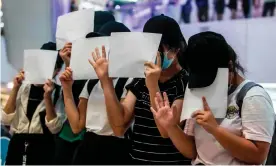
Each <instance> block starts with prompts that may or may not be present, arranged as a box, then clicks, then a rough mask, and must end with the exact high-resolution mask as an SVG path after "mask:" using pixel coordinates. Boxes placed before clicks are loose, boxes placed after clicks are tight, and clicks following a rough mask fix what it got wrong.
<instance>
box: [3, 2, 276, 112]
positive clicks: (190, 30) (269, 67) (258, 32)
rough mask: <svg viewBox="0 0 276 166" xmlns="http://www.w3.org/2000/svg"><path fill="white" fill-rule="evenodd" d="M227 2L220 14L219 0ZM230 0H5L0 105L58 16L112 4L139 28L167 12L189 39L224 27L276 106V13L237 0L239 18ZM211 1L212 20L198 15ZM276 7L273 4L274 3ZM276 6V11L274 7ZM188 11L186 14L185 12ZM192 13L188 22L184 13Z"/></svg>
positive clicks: (120, 15)
mask: <svg viewBox="0 0 276 166" xmlns="http://www.w3.org/2000/svg"><path fill="white" fill-rule="evenodd" d="M218 1H220V2H223V4H224V5H223V9H224V12H223V15H222V17H221V18H220V19H218V15H217V12H216V4H217V3H216V2H218ZM229 1H230V0H20V1H19V0H1V1H0V2H1V106H3V105H4V104H5V102H6V100H7V98H8V94H9V91H10V89H11V88H12V79H13V77H14V76H15V74H16V72H17V71H18V70H19V69H20V68H22V65H23V64H22V62H23V61H22V60H23V59H22V57H23V50H24V49H30V48H39V46H41V45H42V43H44V42H46V41H54V36H55V29H56V22H57V18H58V16H60V15H62V14H65V13H68V12H71V11H75V10H82V9H86V8H93V9H95V10H109V11H111V12H112V13H113V14H114V16H115V18H116V20H117V21H119V22H123V23H125V24H126V25H127V26H128V27H129V28H130V29H132V30H133V31H141V30H142V28H143V26H144V23H145V22H146V21H147V20H148V19H149V18H150V17H152V16H154V15H159V14H161V13H164V14H166V15H169V16H171V17H173V18H174V19H175V20H177V21H178V22H179V24H180V26H181V28H182V32H183V34H184V36H185V37H186V39H187V40H188V38H189V37H190V36H191V35H193V34H195V33H198V32H201V31H207V30H212V31H215V32H219V33H222V34H223V35H224V36H225V37H226V39H227V41H228V42H229V43H230V44H231V45H232V46H233V47H234V48H235V50H236V51H237V53H238V54H239V57H240V61H241V63H242V65H244V66H245V68H246V70H247V73H246V77H248V78H249V79H251V80H254V81H256V82H258V83H261V84H262V85H263V86H264V87H265V88H266V89H267V90H268V92H269V93H270V95H271V97H272V99H273V101H274V105H275V108H276V74H275V71H276V65H275V62H276V47H275V46H276V44H275V43H276V16H273V17H270V16H267V17H264V16H263V15H262V14H263V10H264V6H265V3H266V1H267V0H247V1H248V2H250V3H249V7H250V13H249V18H245V16H244V13H243V7H242V6H243V5H242V4H243V3H244V2H245V1H246V0H238V1H237V2H238V4H237V11H236V18H235V19H233V18H231V16H232V13H231V10H230V7H229ZM199 2H201V3H204V2H208V4H205V7H206V6H207V9H208V13H207V17H208V20H203V21H202V20H201V21H200V20H199V18H198V10H199V6H198V5H197V3H199ZM274 10H275V9H274ZM275 12H276V11H275ZM187 13H188V14H187ZM187 15H189V20H190V21H189V22H187V20H185V19H184V17H185V16H186V18H187Z"/></svg>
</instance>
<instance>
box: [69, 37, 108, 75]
mask: <svg viewBox="0 0 276 166" xmlns="http://www.w3.org/2000/svg"><path fill="white" fill-rule="evenodd" d="M103 45H104V46H105V49H106V55H107V57H106V58H107V59H108V52H109V37H94V38H88V39H78V40H76V41H75V42H73V44H72V52H71V60H70V67H71V69H72V71H73V79H74V80H82V79H97V78H98V76H97V74H96V72H95V70H94V68H93V66H92V65H91V64H90V63H89V61H88V59H91V60H93V58H92V52H93V51H95V48H96V47H98V48H99V52H100V54H102V46H103Z"/></svg>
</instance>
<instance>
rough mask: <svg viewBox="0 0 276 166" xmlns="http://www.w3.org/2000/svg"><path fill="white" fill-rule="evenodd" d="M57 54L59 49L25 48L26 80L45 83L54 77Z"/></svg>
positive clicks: (27, 81) (29, 82)
mask: <svg viewBox="0 0 276 166" xmlns="http://www.w3.org/2000/svg"><path fill="white" fill-rule="evenodd" d="M57 54H58V52H57V51H49V50H25V51H24V71H25V81H24V82H26V83H28V84H44V83H45V82H46V81H47V80H48V79H52V77H53V73H54V68H55V63H56V59H57Z"/></svg>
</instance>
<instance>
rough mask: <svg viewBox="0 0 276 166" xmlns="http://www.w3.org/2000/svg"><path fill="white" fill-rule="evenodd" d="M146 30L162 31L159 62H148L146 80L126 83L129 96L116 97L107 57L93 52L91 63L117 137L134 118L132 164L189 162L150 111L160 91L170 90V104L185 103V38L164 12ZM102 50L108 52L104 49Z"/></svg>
mask: <svg viewBox="0 0 276 166" xmlns="http://www.w3.org/2000/svg"><path fill="white" fill-rule="evenodd" d="M143 31H144V32H149V33H160V34H162V39H161V43H160V46H159V51H160V53H158V54H157V60H156V64H154V63H152V62H146V63H145V68H146V69H145V76H146V78H145V79H144V78H139V79H134V80H133V81H132V82H131V83H130V84H128V85H127V87H126V89H127V90H128V92H127V95H126V96H125V98H124V99H123V100H121V101H120V100H118V98H117V97H116V88H114V86H113V81H112V78H110V77H109V74H108V65H109V63H112V62H111V61H109V62H108V61H107V59H106V58H105V57H104V56H102V57H101V56H96V54H94V55H93V59H94V62H91V64H92V65H93V67H94V69H95V71H96V73H97V75H98V78H99V79H100V82H101V85H102V88H103V92H104V97H105V103H106V110H107V117H108V119H109V123H110V125H111V127H112V129H113V132H114V134H115V135H116V136H123V135H124V133H125V131H126V130H127V129H128V127H129V125H130V124H131V123H132V120H134V125H133V133H132V136H131V141H132V146H131V149H130V156H131V158H132V160H133V163H132V164H154V165H155V164H156V165H158V164H169V165H171V164H189V163H190V160H188V159H186V158H185V157H183V156H182V154H181V153H180V152H179V151H178V150H177V149H176V148H175V147H174V145H173V144H172V142H171V140H170V139H168V138H165V137H167V132H166V131H165V130H164V128H163V127H161V126H160V125H159V124H158V123H157V122H156V121H155V119H154V117H153V115H152V113H151V112H150V107H151V106H153V107H155V103H154V97H155V94H156V93H157V92H167V93H168V94H169V95H168V96H169V101H170V104H173V103H174V104H176V103H182V100H183V95H184V90H185V85H186V76H187V73H186V71H185V70H184V69H183V68H182V67H181V65H180V64H179V61H180V59H183V56H184V54H183V51H184V50H185V46H186V42H185V39H184V37H183V35H182V33H181V30H180V27H179V25H178V24H177V22H176V21H175V20H174V19H172V18H170V17H167V16H164V15H160V16H156V17H153V18H151V19H150V20H148V21H147V23H146V24H145V27H144V30H143ZM137 44H139V43H137ZM102 51H103V53H102V54H105V52H104V51H105V50H104V49H103V50H102ZM111 51H112V50H111ZM133 51H135V50H133ZM118 58H120V57H118ZM178 113H179V114H180V112H178ZM163 137H164V138H163Z"/></svg>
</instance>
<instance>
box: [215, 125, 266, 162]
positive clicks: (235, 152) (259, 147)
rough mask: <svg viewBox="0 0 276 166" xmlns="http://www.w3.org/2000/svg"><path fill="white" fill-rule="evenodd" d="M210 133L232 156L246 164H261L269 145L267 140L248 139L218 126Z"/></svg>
mask: <svg viewBox="0 0 276 166" xmlns="http://www.w3.org/2000/svg"><path fill="white" fill-rule="evenodd" d="M212 134H213V136H214V137H215V138H216V140H217V141H218V142H219V143H220V144H221V145H222V146H223V147H224V148H225V149H226V150H228V151H229V152H230V153H231V155H232V156H234V157H235V158H237V159H239V160H241V161H244V162H246V163H248V164H256V165H260V164H263V162H264V161H265V159H266V157H267V154H268V151H269V146H270V144H269V143H267V142H260V141H250V140H247V139H245V138H243V137H239V136H237V135H235V134H232V133H230V132H229V131H227V130H226V129H224V128H222V127H218V128H217V129H216V130H215V131H214V132H213V133H212Z"/></svg>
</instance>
